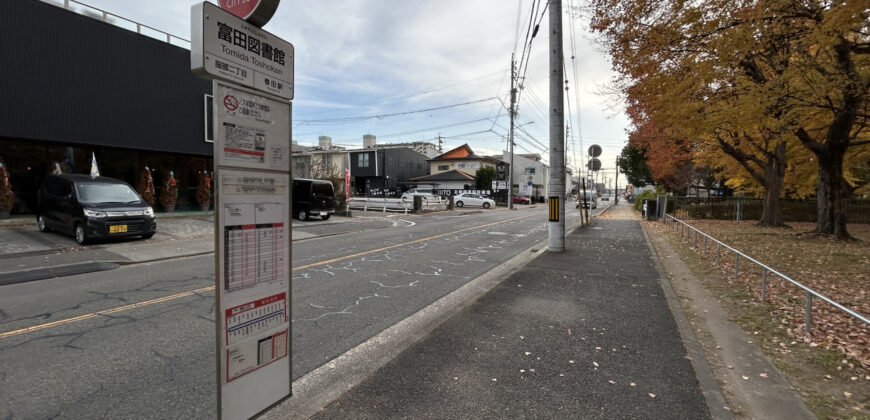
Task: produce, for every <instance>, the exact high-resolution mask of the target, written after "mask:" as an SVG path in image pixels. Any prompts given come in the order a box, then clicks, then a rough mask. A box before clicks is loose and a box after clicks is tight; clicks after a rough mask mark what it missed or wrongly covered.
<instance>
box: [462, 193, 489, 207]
mask: <svg viewBox="0 0 870 420" xmlns="http://www.w3.org/2000/svg"><path fill="white" fill-rule="evenodd" d="M453 205H455V206H456V207H465V206H482V207H483V208H485V209H488V208H490V207H495V201H494V200H490V199H488V198H485V197H483V196H481V195H480V194H472V193H462V194H457V195H454V196H453Z"/></svg>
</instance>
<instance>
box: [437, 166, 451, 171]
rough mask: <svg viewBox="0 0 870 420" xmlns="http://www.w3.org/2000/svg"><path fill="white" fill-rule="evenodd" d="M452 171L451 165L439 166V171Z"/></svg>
mask: <svg viewBox="0 0 870 420" xmlns="http://www.w3.org/2000/svg"><path fill="white" fill-rule="evenodd" d="M449 169H450V165H438V170H439V171H446V170H449Z"/></svg>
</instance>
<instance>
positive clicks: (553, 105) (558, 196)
mask: <svg viewBox="0 0 870 420" xmlns="http://www.w3.org/2000/svg"><path fill="white" fill-rule="evenodd" d="M549 14H550V197H549V198H550V200H549V201H550V202H549V205H550V218H549V222H550V223H549V224H548V230H549V241H548V244H549V246H548V250H549V251H550V252H563V251H565V131H564V129H563V128H562V127H564V126H565V94H564V91H563V87H564V85H563V83H564V80H565V75H564V72H563V67H562V66H563V63H562V60H563V57H562V54H563V51H562V1H561V0H550V10H549Z"/></svg>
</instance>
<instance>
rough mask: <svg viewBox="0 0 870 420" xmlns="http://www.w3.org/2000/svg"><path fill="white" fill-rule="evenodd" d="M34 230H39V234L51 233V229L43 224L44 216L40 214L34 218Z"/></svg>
mask: <svg viewBox="0 0 870 420" xmlns="http://www.w3.org/2000/svg"><path fill="white" fill-rule="evenodd" d="M36 228H37V229H39V231H40V232H51V229H50V228H49V227H48V225H46V224H45V216H43V215H41V214H40V215H39V216H36Z"/></svg>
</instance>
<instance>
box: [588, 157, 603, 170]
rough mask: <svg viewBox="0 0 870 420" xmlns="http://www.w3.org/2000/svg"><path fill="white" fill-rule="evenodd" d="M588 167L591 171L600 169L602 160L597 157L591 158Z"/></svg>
mask: <svg viewBox="0 0 870 420" xmlns="http://www.w3.org/2000/svg"><path fill="white" fill-rule="evenodd" d="M586 169H589V170H590V171H598V170H600V169H601V161H600V160H598V159H597V158H592V159H589V162H588V163H587V164H586Z"/></svg>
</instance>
